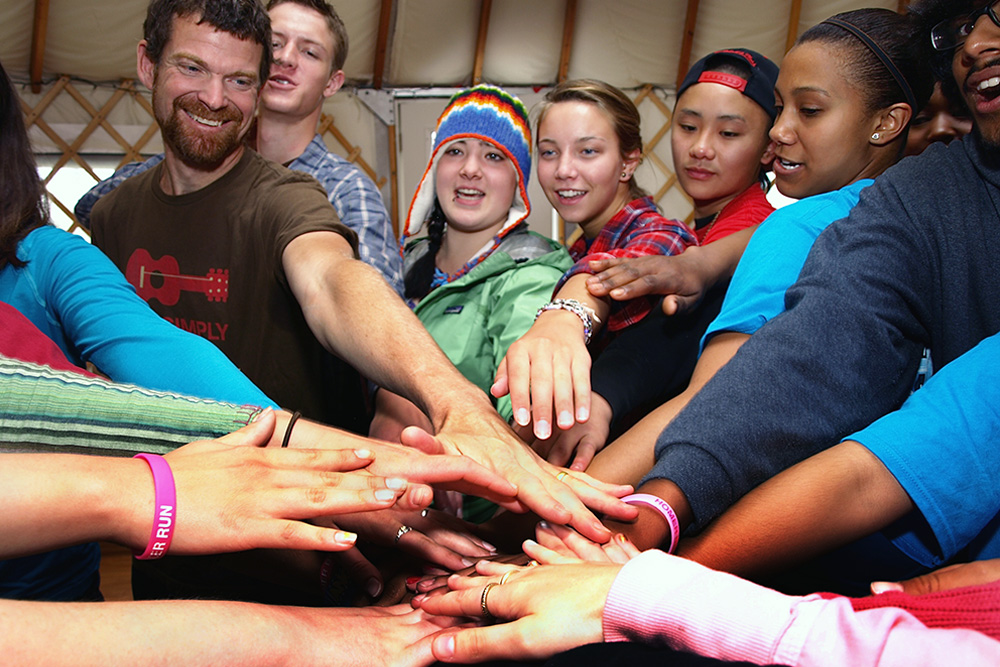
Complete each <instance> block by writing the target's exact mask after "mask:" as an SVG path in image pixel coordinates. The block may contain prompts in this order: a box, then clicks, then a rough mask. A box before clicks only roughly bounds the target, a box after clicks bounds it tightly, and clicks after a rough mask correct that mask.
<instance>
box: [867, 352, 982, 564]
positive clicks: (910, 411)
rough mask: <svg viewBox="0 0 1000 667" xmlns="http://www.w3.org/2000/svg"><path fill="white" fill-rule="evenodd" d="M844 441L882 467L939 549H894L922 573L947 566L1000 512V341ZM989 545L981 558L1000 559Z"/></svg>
mask: <svg viewBox="0 0 1000 667" xmlns="http://www.w3.org/2000/svg"><path fill="white" fill-rule="evenodd" d="M847 439H848V440H855V441H857V442H860V443H861V444H862V445H864V446H865V447H867V448H868V449H869V450H871V452H872V453H873V454H875V456H877V457H878V458H879V460H881V461H882V463H884V464H885V466H886V468H888V469H889V472H891V473H892V474H893V476H894V477H895V478H896V480H897V481H898V482H899V484H900V485H901V486H902V487H903V489H904V490H905V491H906V493H907V494H908V495H909V496H910V498H911V499H912V500H913V503H914V504H915V505H916V507H917V509H918V510H919V511H920V512H921V514H923V516H924V518H925V519H926V521H927V523H928V524H929V525H930V527H931V530H933V532H934V535H935V537H936V538H937V541H938V544H937V545H926V544H922V545H921V544H917V543H916V541H915V539H913V537H912V536H902V537H901V538H897V546H900V547H901V548H902V549H903V550H904V551H906V552H907V553H909V554H910V555H911V556H912V557H914V558H916V559H917V560H919V561H921V562H924V563H926V564H927V565H936V564H938V563H941V562H944V561H947V560H948V559H950V558H951V557H952V556H954V555H955V554H956V553H957V552H958V551H959V550H961V549H963V548H964V547H965V546H966V545H967V544H968V543H969V542H970V541H972V540H973V539H974V538H976V537H977V536H980V534H981V533H982V532H983V529H984V528H985V527H986V526H987V524H989V523H990V522H991V521H993V520H994V518H995V517H996V516H997V514H998V512H1000V484H997V470H1000V334H994V335H993V336H991V337H989V338H986V339H984V340H983V341H982V342H980V343H979V345H977V346H976V347H974V348H973V349H971V350H969V351H968V352H966V353H965V354H964V355H962V356H961V357H959V358H957V359H955V360H954V361H952V362H951V363H949V364H947V365H946V366H944V367H943V368H941V369H940V370H939V371H938V372H937V373H935V374H934V375H933V376H932V377H931V379H930V380H928V381H927V383H926V384H925V385H924V386H923V387H921V388H920V389H919V390H917V391H916V392H915V393H914V394H913V395H911V396H910V398H909V399H907V401H906V402H905V403H904V404H903V406H902V407H901V408H900V409H899V410H897V411H896V412H892V413H889V414H888V415H886V416H885V417H882V418H881V419H879V420H877V421H875V422H874V423H873V424H871V426H868V427H867V428H865V429H863V430H861V431H859V432H857V433H855V434H853V435H851V436H850V437H849V438H847ZM985 537H988V538H989V537H990V536H985ZM990 540H991V541H992V544H990V545H988V546H987V547H986V549H987V550H988V551H987V552H986V553H984V554H982V555H983V556H984V557H990V558H996V557H1000V536H992V538H990ZM990 540H988V541H990Z"/></svg>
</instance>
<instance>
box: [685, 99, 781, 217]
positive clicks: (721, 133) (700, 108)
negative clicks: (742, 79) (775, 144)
mask: <svg viewBox="0 0 1000 667" xmlns="http://www.w3.org/2000/svg"><path fill="white" fill-rule="evenodd" d="M770 126H771V119H770V118H769V117H768V115H767V113H766V112H765V111H764V110H763V109H762V108H760V106H759V105H758V104H757V103H755V102H754V101H753V100H751V99H750V98H749V97H747V96H746V95H744V94H743V93H741V92H740V91H738V90H736V89H735V88H730V87H729V86H725V85H722V84H718V83H697V84H695V85H693V86H691V87H690V88H688V89H687V90H685V91H684V93H683V94H682V95H681V97H680V99H679V100H678V101H677V107H676V108H675V110H674V117H673V120H672V121H671V127H670V144H671V148H672V149H673V157H674V173H675V174H677V180H678V181H679V182H680V184H681V187H682V188H684V191H685V192H686V193H688V195H690V197H691V198H692V199H694V202H695V217H698V218H701V217H705V216H707V215H711V214H713V213H717V212H719V211H721V210H722V208H723V207H724V206H725V205H726V204H728V203H729V202H730V201H732V200H733V199H735V198H736V197H737V196H738V195H739V194H740V193H742V192H743V191H744V190H746V189H747V188H748V187H750V186H751V185H752V184H753V183H756V182H757V175H758V173H759V171H760V166H761V164H762V163H763V162H766V161H767V160H768V159H769V158H770V153H769V152H767V153H766V154H765V151H767V147H768V144H769V143H770V140H769V139H768V135H767V131H768V128H770Z"/></svg>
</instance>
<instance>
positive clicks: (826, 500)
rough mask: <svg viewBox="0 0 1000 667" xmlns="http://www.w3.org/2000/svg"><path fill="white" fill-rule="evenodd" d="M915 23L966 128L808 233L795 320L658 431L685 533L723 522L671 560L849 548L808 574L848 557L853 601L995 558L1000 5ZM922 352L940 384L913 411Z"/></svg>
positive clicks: (762, 557) (776, 565)
mask: <svg viewBox="0 0 1000 667" xmlns="http://www.w3.org/2000/svg"><path fill="white" fill-rule="evenodd" d="M911 11H913V12H914V13H915V14H916V16H915V18H916V19H917V20H918V21H919V22H920V23H921V25H922V26H923V30H922V32H923V34H925V35H927V37H926V39H927V41H926V42H925V44H926V47H928V52H929V53H930V52H931V51H932V49H931V48H929V47H931V46H932V45H933V54H934V55H933V56H932V57H935V58H936V59H937V60H938V61H940V62H939V64H940V66H941V67H943V68H949V69H950V73H951V77H952V82H953V84H954V85H953V91H957V92H960V94H961V95H962V97H963V98H964V100H965V102H966V104H967V105H968V107H969V109H970V110H971V113H972V116H973V118H974V121H975V130H974V132H973V134H971V135H969V136H968V137H966V138H964V139H963V140H960V141H959V140H956V141H953V142H952V143H951V144H950V145H948V146H945V145H936V146H931V147H930V148H928V149H927V150H926V151H925V152H924V153H923V154H922V155H921V156H919V157H916V158H909V159H906V160H903V161H902V162H901V163H900V164H898V165H897V166H895V167H893V168H892V169H890V170H889V171H888V172H886V173H885V174H884V175H882V176H881V177H879V178H878V179H876V181H875V183H874V184H873V185H872V186H870V187H869V188H867V189H866V190H865V191H864V192H863V193H862V194H861V200H860V203H859V204H858V205H857V206H856V207H855V208H854V210H853V211H852V212H851V214H850V216H849V217H848V218H846V219H844V220H841V221H839V222H837V223H834V224H833V225H831V226H830V227H829V228H828V229H827V230H826V231H825V232H823V234H822V235H821V236H820V237H819V238H818V239H817V241H816V243H815V245H814V246H813V249H812V252H811V254H810V255H809V259H808V260H807V262H806V264H805V266H804V267H803V269H802V273H801V274H800V277H799V280H798V282H797V283H796V284H795V285H794V286H793V287H791V288H790V289H789V290H788V292H787V293H786V296H785V300H786V304H787V312H786V313H784V314H783V315H782V316H781V317H779V318H775V319H774V320H773V321H772V322H770V323H768V325H767V326H765V327H763V328H762V329H761V330H760V331H759V332H758V333H756V334H754V337H753V339H752V340H751V341H750V342H748V343H747V344H746V345H744V346H743V348H742V349H741V350H740V351H739V353H738V354H737V355H736V356H735V357H734V358H733V359H732V361H730V362H729V364H728V365H727V366H726V367H725V368H723V369H722V370H720V371H719V374H718V375H717V376H716V377H715V378H713V380H712V381H711V382H709V383H708V384H707V385H706V386H705V388H704V389H703V390H702V391H701V392H700V393H699V395H698V396H697V397H695V399H694V400H692V402H691V403H690V404H689V405H688V407H687V408H686V409H685V410H684V412H682V413H681V414H680V415H678V417H676V418H675V419H674V421H673V423H671V424H670V426H668V427H667V429H666V430H665V431H664V432H663V433H662V434H661V436H660V438H659V440H658V443H657V455H658V458H659V460H660V462H661V463H662V462H664V461H666V466H667V467H665V468H664V469H663V470H659V471H658V472H659V474H657V475H656V477H657V478H658V479H657V480H656V481H657V482H658V483H660V484H659V486H658V487H657V488H658V491H659V492H660V495H662V496H663V497H664V499H665V500H667V501H668V502H670V503H671V504H673V503H674V502H676V499H675V497H674V496H675V495H679V494H680V493H681V489H683V494H684V496H683V498H684V499H685V501H686V502H687V503H688V504H689V506H690V508H691V510H692V512H693V515H694V517H695V522H694V528H695V529H696V530H700V529H702V528H704V527H705V526H706V524H708V523H709V522H710V521H712V520H713V519H714V520H715V522H714V524H713V525H712V526H711V527H709V528H708V529H707V530H705V531H704V532H703V533H702V535H700V536H699V537H698V538H696V539H695V540H691V541H690V542H689V544H687V545H686V547H685V545H684V544H683V543H682V547H681V553H682V554H683V555H685V556H688V557H691V558H694V559H696V560H699V561H701V562H703V563H706V564H708V565H711V566H713V567H716V568H720V569H727V570H730V571H735V572H737V573H739V574H742V575H745V576H746V575H754V576H761V575H764V574H769V573H772V572H774V571H776V570H779V571H780V569H781V568H787V567H788V566H789V565H791V564H794V563H798V562H802V561H805V560H808V559H810V558H813V557H816V556H818V555H820V554H825V553H828V552H830V551H832V550H834V549H837V548H838V547H841V546H843V545H850V546H849V547H848V550H841V551H836V552H834V553H833V554H831V555H830V556H828V558H829V560H825V561H823V562H821V563H813V564H812V565H813V566H812V567H810V568H809V570H808V574H809V575H810V576H811V575H814V574H817V573H819V574H826V573H828V572H829V571H830V568H829V566H831V565H833V566H835V567H838V568H839V567H841V566H844V565H845V562H846V560H847V558H849V557H850V556H854V557H856V558H857V560H856V561H855V562H856V563H857V566H856V567H855V574H856V575H857V581H855V582H852V583H854V584H856V585H857V586H858V587H859V588H860V589H861V592H863V591H864V590H865V589H866V588H867V585H868V582H870V581H871V580H872V579H874V578H879V579H898V578H905V577H907V576H913V575H915V574H918V573H920V572H923V571H927V570H928V569H931V568H934V567H936V566H939V565H941V564H943V563H945V562H948V561H953V560H963V559H967V560H976V559H985V558H998V557H1000V530H997V527H998V526H1000V484H997V480H996V474H997V470H998V469H1000V446H998V445H1000V436H998V434H1000V407H998V406H1000V363H998V362H1000V334H998V331H1000V271H998V270H997V269H998V261H1000V260H998V257H1000V17H998V11H1000V2H993V3H990V4H988V5H986V4H983V3H981V2H979V3H955V2H953V1H952V0H931V1H924V2H918V3H916V5H915V6H914V7H913V8H912V10H911ZM932 35H933V42H931V36H932ZM925 346H926V347H928V348H930V350H931V353H932V360H933V366H934V369H935V371H936V374H935V376H934V377H932V378H931V379H930V381H929V382H928V384H927V385H925V386H924V387H923V388H921V389H919V390H918V391H916V392H915V393H913V394H912V396H910V397H909V399H908V395H909V394H910V392H911V389H912V383H913V378H914V375H915V372H916V370H917V367H918V364H919V363H920V357H921V351H922V349H923V348H924V347H925ZM907 399H908V400H907ZM904 401H905V404H904ZM719 405H726V406H727V410H726V419H725V420H720V419H718V407H717V406H719ZM747 425H750V426H749V427H748V426H747ZM837 443H840V444H837ZM831 446H832V447H831ZM675 450H676V453H678V454H685V453H687V454H688V455H687V456H677V457H673V456H670V455H671V453H672V452H674V451H675ZM823 450H825V451H823ZM692 451H700V452H703V453H704V454H705V455H704V456H700V457H697V456H691V455H690V453H691V452H692ZM816 452H819V453H818V454H816V455H815V456H812V455H813V454H814V453H816ZM810 456H812V458H806V457H810ZM790 458H793V459H794V460H800V461H801V460H803V459H805V460H804V461H802V463H800V464H799V465H797V466H794V467H792V468H790V469H788V470H787V471H785V472H783V473H781V474H779V475H777V477H774V478H773V479H770V480H769V479H768V478H770V477H772V476H774V475H775V474H776V473H779V471H780V470H781V468H782V467H783V466H784V465H787V463H783V461H788V460H789V459H790ZM690 459H696V460H697V461H698V462H699V464H700V465H698V466H697V469H696V470H695V469H688V468H687V467H685V466H686V463H685V462H686V461H688V460H690ZM678 462H679V463H678ZM664 471H666V473H667V475H666V478H664V475H663V472H664ZM765 480H767V481H765ZM762 482H763V484H762V485H761V486H760V487H759V488H757V489H755V490H753V492H752V493H750V494H749V495H747V496H746V497H745V498H743V499H742V500H740V501H739V502H738V503H737V504H736V505H735V506H733V507H732V509H730V510H729V511H728V512H726V513H725V514H723V510H725V509H726V508H727V507H728V506H729V505H730V504H732V503H734V502H735V501H736V499H738V498H740V497H741V496H744V494H747V493H748V492H750V491H751V489H754V487H755V486H757V485H758V484H761V483H762ZM668 489H669V490H668ZM671 494H674V495H671ZM720 514H722V516H719V515H720ZM717 517H718V518H717ZM642 522H643V517H642V516H640V519H639V523H638V524H637V525H636V526H635V528H634V532H633V533H632V535H633V537H634V539H633V541H635V542H636V544H637V546H639V547H640V548H642V547H644V546H646V545H645V544H643V543H642V535H643V530H642V526H641V524H642ZM635 538H638V539H635ZM862 538H864V540H862ZM845 554H849V555H845ZM846 570H847V568H846V567H845V568H844V569H842V570H841V572H845V571H846ZM796 583H797V584H799V585H804V586H806V587H809V590H828V589H827V588H826V587H827V586H831V585H840V586H841V588H842V589H843V588H845V587H846V586H845V582H844V581H843V580H842V579H841V580H838V581H837V582H836V584H834V582H830V581H820V582H819V583H817V580H815V579H810V580H799V581H797V582H796ZM816 586H820V587H821V588H816Z"/></svg>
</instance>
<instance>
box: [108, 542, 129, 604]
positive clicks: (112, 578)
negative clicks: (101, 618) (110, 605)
mask: <svg viewBox="0 0 1000 667" xmlns="http://www.w3.org/2000/svg"><path fill="white" fill-rule="evenodd" d="M101 592H102V593H104V599H105V600H131V599H132V552H131V551H130V550H129V549H126V548H125V547H122V546H119V545H117V544H111V543H109V542H101Z"/></svg>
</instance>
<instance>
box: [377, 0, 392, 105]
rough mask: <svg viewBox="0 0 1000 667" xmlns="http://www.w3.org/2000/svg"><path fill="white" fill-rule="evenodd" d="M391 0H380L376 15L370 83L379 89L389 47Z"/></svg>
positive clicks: (383, 75)
mask: <svg viewBox="0 0 1000 667" xmlns="http://www.w3.org/2000/svg"><path fill="white" fill-rule="evenodd" d="M392 3H393V0H382V7H381V9H380V10H379V15H378V35H377V37H376V40H375V65H374V66H373V67H372V85H373V86H374V87H375V89H376V90H381V88H382V82H383V79H384V77H385V61H386V53H387V51H388V48H389V25H390V24H391V23H392Z"/></svg>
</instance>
